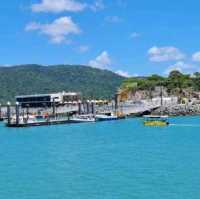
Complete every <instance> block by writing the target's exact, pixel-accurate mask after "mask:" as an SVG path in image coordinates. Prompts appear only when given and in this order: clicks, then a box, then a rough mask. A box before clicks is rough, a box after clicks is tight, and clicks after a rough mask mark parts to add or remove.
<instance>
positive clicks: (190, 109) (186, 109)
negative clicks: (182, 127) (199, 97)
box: [152, 104, 200, 116]
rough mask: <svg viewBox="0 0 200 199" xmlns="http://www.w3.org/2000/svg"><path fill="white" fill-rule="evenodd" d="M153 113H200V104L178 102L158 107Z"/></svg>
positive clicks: (183, 114)
mask: <svg viewBox="0 0 200 199" xmlns="http://www.w3.org/2000/svg"><path fill="white" fill-rule="evenodd" d="M152 114H155V115H157V114H163V115H169V116H186V115H200V104H195V105H191V104H177V105H173V106H165V107H162V108H158V109H156V110H154V111H153V112H152Z"/></svg>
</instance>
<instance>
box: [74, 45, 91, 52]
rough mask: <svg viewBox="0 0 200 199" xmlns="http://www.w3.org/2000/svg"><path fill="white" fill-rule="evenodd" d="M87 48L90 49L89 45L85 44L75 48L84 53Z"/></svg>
mask: <svg viewBox="0 0 200 199" xmlns="http://www.w3.org/2000/svg"><path fill="white" fill-rule="evenodd" d="M89 49H90V47H89V46H86V45H82V46H79V47H78V48H77V50H78V52H80V53H85V52H87V51H89Z"/></svg>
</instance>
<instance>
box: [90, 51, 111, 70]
mask: <svg viewBox="0 0 200 199" xmlns="http://www.w3.org/2000/svg"><path fill="white" fill-rule="evenodd" d="M111 63H112V61H111V58H110V56H109V54H108V53H107V52H106V51H103V52H102V53H101V54H100V55H99V56H97V57H96V58H95V59H94V60H90V61H89V63H88V64H89V66H92V67H94V68H101V69H105V68H108V67H109V66H110V65H111Z"/></svg>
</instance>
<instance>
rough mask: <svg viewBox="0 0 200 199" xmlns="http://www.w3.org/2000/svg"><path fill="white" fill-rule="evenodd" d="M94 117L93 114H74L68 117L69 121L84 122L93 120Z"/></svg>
mask: <svg viewBox="0 0 200 199" xmlns="http://www.w3.org/2000/svg"><path fill="white" fill-rule="evenodd" d="M95 121H96V120H95V117H94V116H93V115H76V116H73V117H72V118H70V122H71V123H85V122H95Z"/></svg>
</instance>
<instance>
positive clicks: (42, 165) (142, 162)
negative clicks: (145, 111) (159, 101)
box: [0, 117, 200, 199]
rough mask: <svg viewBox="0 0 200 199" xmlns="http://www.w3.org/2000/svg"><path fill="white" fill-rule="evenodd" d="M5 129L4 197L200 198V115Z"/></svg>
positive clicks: (1, 139) (0, 158) (0, 137)
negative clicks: (147, 123)
mask: <svg viewBox="0 0 200 199" xmlns="http://www.w3.org/2000/svg"><path fill="white" fill-rule="evenodd" d="M170 121H171V123H172V125H171V126H169V127H155V128H154V127H144V126H143V125H142V121H141V119H127V120H120V121H112V122H101V123H90V124H70V125H60V126H59V125H58V126H47V127H33V128H26V129H8V128H5V127H4V125H3V123H1V124H0V199H199V198H200V117H177V118H171V119H170Z"/></svg>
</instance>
